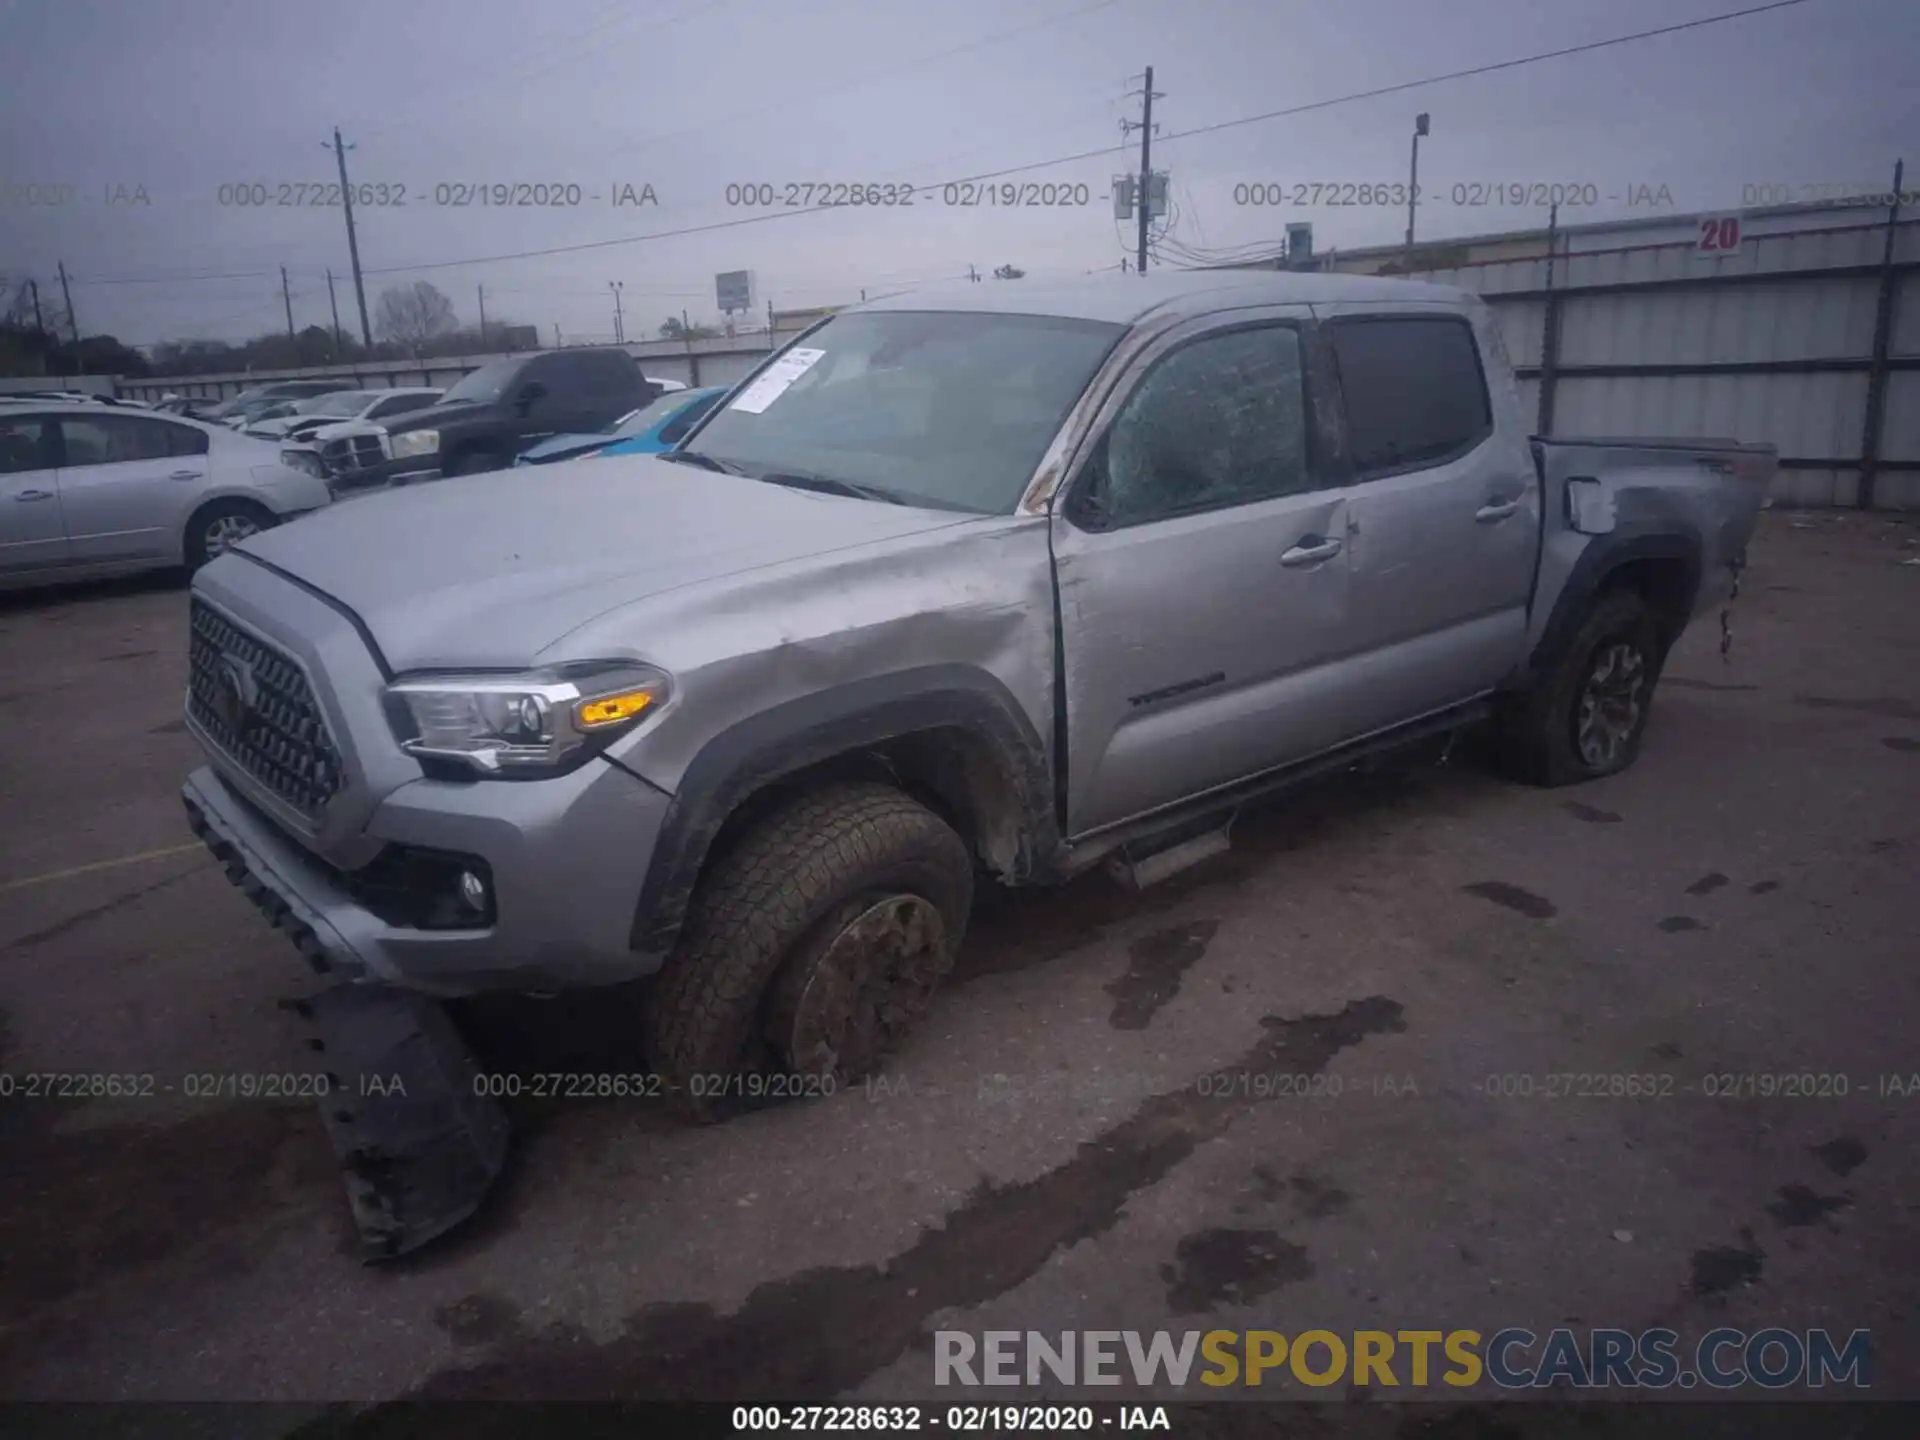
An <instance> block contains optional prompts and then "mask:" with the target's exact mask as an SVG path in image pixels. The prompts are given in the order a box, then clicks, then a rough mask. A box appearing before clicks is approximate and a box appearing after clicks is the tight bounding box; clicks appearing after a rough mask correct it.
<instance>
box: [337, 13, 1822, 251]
mask: <svg viewBox="0 0 1920 1440" xmlns="http://www.w3.org/2000/svg"><path fill="white" fill-rule="evenodd" d="M1809 3H1812V0H1771V3H1769V4H1765V5H1751V6H1748V7H1747V8H1745V9H1743V10H1729V11H1727V12H1725V13H1724V14H1720V15H1708V16H1703V17H1702V18H1700V19H1698V20H1686V21H1682V22H1680V23H1678V24H1674V25H1661V26H1658V27H1656V28H1654V29H1651V30H1636V31H1634V32H1633V33H1631V34H1628V35H1616V36H1613V37H1612V38H1610V39H1606V40H1590V41H1587V42H1586V43H1584V44H1580V45H1568V46H1563V47H1561V48H1560V49H1558V50H1544V51H1541V52H1540V53H1539V54H1536V55H1523V56H1520V57H1518V58H1516V59H1513V60H1498V61H1494V62H1492V63H1490V64H1486V65H1475V66H1470V67H1469V68H1467V69H1464V70H1451V71H1448V72H1447V73H1445V74H1442V75H1429V76H1426V77H1424V78H1422V79H1419V80H1404V81H1401V82H1400V83H1398V84H1394V85H1379V86H1375V87H1373V88H1372V89H1368V90H1356V91H1353V92H1352V93H1350V94H1346V95H1335V96H1332V97H1330V98H1328V99H1325V100H1313V101H1309V102H1308V103H1306V104H1304V105H1291V106H1288V107H1287V108H1286V109H1284V110H1269V111H1266V112H1264V113H1262V114H1259V115H1247V116H1243V117H1241V118H1240V119H1237V120H1220V121H1216V122H1214V123H1213V124H1211V125H1197V126H1195V127H1193V128H1192V129H1189V130H1176V131H1173V132H1172V133H1170V134H1168V135H1167V136H1165V137H1164V138H1165V139H1167V140H1184V139H1188V138H1190V137H1192V136H1195V135H1211V134H1214V133H1215V132H1217V131H1221V130H1231V129H1234V128H1235V127H1237V126H1241V125H1257V124H1260V123H1262V122H1264V121H1267V120H1279V119H1283V118H1286V117H1288V116H1292V115H1303V114H1306V113H1307V112H1309V111H1313V110H1326V109H1329V108H1331V107H1333V106H1335V105H1348V104H1352V103H1353V102H1355V101H1357V100H1372V99H1376V98H1378V97H1379V96H1382V95H1395V94H1400V93H1403V92H1405V91H1408V90H1417V89H1420V88H1422V87H1425V86H1428V85H1442V84H1446V83H1448V82H1450V81H1454V80H1463V79H1468V78H1470V77H1472V76H1476V75H1489V74H1492V73H1494V72H1495V71H1499V70H1512V69H1515V68H1517V67H1519V66H1522V65H1537V64H1539V63H1541V62H1542V61H1546V60H1559V59H1563V58H1565V57H1566V56H1569V55H1584V54H1588V53H1590V52H1592V51H1595V50H1605V49H1609V48H1612V47H1614V46H1618V45H1629V44H1633V43H1635V42H1637V41H1641V40H1651V39H1655V38H1657V37H1659V36H1662V35H1674V34H1678V33H1679V32H1681V31H1684V30H1698V29H1701V28H1703V27H1705V26H1708V25H1721V24H1725V23H1726V22H1728V21H1731V20H1742V19H1746V18H1747V17H1749V16H1753V15H1763V14H1766V13H1768V12H1770V11H1774V10H1788V9H1792V8H1794V7H1797V6H1800V5H1806V4H1809ZM1132 149H1133V146H1132V145H1131V144H1120V145H1103V146H1101V147H1100V148H1099V149H1097V150H1082V151H1080V152H1079V153H1078V154H1075V155H1059V156H1055V157H1054V158H1053V159H1050V160H1034V161H1029V162H1028V163H1026V164H1022V165H1009V166H1006V167H1005V168H1003V169H999V170H983V171H981V172H979V173H978V174H974V175H964V176H957V177H955V178H953V179H951V180H945V181H934V182H931V183H928V184H925V185H919V186H916V187H915V190H916V192H919V193H926V194H931V193H933V192H934V191H936V190H938V189H940V188H942V187H943V186H945V185H964V184H970V183H972V182H973V181H976V180H997V179H999V178H1001V177H1002V176H1006V175H1020V174H1024V173H1026V172H1028V171H1032V170H1045V169H1049V168H1052V167H1053V166H1057V165H1070V164H1072V163H1073V162H1075V161H1077V160H1092V159H1096V158H1099V157H1101V156H1106V155H1114V154H1120V153H1123V152H1125V151H1130V150H1132ZM851 208H854V207H851V206H844V205H809V206H802V207H799V208H796V209H792V210H775V211H771V212H769V213H768V214H765V215H743V216H740V217H738V218H735V219H732V220H715V221H710V222H708V223H707V224H704V225H683V226H680V227H678V228H676V229H672V230H654V231H650V232H648V233H647V234H644V235H625V236H620V237H617V238H615V239H610V240H586V241H580V242H577V243H575V244H571V245H549V246H545V247H542V248H540V249H537V250H515V251H509V252H506V253H504V254H499V255H476V256H471V257H468V258H466V259H461V260H432V261H425V262H422V263H420V264H417V265H388V266H382V267H380V268H378V269H370V270H368V271H367V272H366V273H367V274H369V275H400V274H409V273H412V272H414V271H420V270H448V269H454V268H457V267H459V266H463V265H496V264H501V263H503V262H505V261H509V260H531V259H535V258H537V257H539V256H543V255H574V254H579V253H581V252H583V251H588V250H605V249H609V248H611V247H613V246H618V245H639V244H644V243H645V242H647V241H649V240H671V239H676V238H678V237H680V236H682V235H708V234H712V233H713V232H715V231H719V230H737V229H740V228H741V227H743V226H747V225H764V224H767V223H769V222H770V221H775V220H787V219H791V218H793V217H794V216H798V215H818V214H821V213H823V212H827V211H831V210H845V209H851Z"/></svg>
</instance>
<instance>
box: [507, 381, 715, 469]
mask: <svg viewBox="0 0 1920 1440" xmlns="http://www.w3.org/2000/svg"><path fill="white" fill-rule="evenodd" d="M656 383H657V382H656ZM726 393H727V387H726V386H724V385H709V386H705V387H703V388H701V389H699V390H674V391H671V392H669V393H667V394H665V395H662V396H661V397H660V398H659V399H658V400H656V401H654V402H653V403H652V404H651V405H644V406H642V407H641V408H640V409H638V410H635V411H633V412H632V413H630V414H627V415H622V416H621V417H620V418H619V419H618V420H616V421H615V422H614V423H613V424H612V425H610V426H608V427H607V428H606V429H605V430H601V431H598V432H596V433H594V434H590V435H556V436H554V437H553V438H552V439H551V440H542V441H541V442H540V443H539V444H538V445H535V446H533V447H532V448H531V449H527V450H522V451H521V452H520V454H519V455H518V457H516V458H515V460H514V462H513V463H514V464H515V465H548V464H551V463H553V462H554V461H555V460H576V459H579V458H581V457H582V456H586V455H658V454H659V453H660V452H661V451H662V450H670V449H672V448H673V447H674V446H675V445H677V444H679V443H680V441H681V439H682V438H683V437H685V435H686V434H687V432H688V431H690V430H692V429H693V427H694V426H695V424H697V423H698V422H699V420H700V418H701V417H702V416H703V415H705V414H706V413H707V411H709V410H711V409H712V408H713V407H714V404H715V403H716V402H717V401H718V400H719V399H720V397H721V396H723V395H725V394H726Z"/></svg>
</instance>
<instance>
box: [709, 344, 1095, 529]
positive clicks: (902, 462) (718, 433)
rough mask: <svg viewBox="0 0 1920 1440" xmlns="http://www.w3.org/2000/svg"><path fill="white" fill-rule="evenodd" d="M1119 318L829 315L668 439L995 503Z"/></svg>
mask: <svg viewBox="0 0 1920 1440" xmlns="http://www.w3.org/2000/svg"><path fill="white" fill-rule="evenodd" d="M1123 328H1124V327H1122V326H1119V325H1112V324H1106V323H1103V322H1098V321H1091V320H1072V319H1062V318H1059V317H1056V316H1047V315H1004V314H997V313H990V312H979V311H909V310H887V311H867V312H862V313H858V314H852V315H840V316H836V317H835V318H833V319H831V320H829V321H827V322H826V324H824V325H822V326H821V327H820V328H819V329H817V330H814V331H813V332H811V333H810V334H808V335H806V336H805V337H803V338H802V339H801V341H800V342H799V343H798V344H796V345H792V346H789V347H788V348H787V349H786V350H784V351H782V352H781V354H780V355H779V356H777V357H776V358H775V359H774V360H772V361H771V362H769V364H768V365H767V366H766V367H765V368H764V369H762V370H761V372H760V373H759V374H758V375H757V376H755V378H754V379H752V380H751V381H749V382H748V383H747V384H745V385H743V386H741V387H740V388H739V389H738V390H736V391H734V392H733V394H732V396H731V398H730V399H729V400H728V402H727V404H726V406H725V407H724V408H722V409H719V410H717V411H715V412H713V413H712V414H711V415H710V416H709V417H708V419H707V422H706V424H705V426H704V427H703V428H702V429H701V431H700V433H699V434H698V435H697V436H695V437H694V439H693V441H692V448H691V449H690V450H686V451H682V452H680V453H681V454H683V455H686V454H698V455H704V456H707V457H709V458H711V459H713V460H715V461H718V462H721V463H724V464H726V465H728V466H730V467H732V468H734V469H737V470H740V471H742V472H744V473H746V474H749V475H754V476H761V477H767V478H773V479H775V480H776V482H777V481H778V480H779V478H780V477H787V478H788V479H789V480H791V479H792V477H799V478H800V479H801V480H803V481H812V482H815V483H825V484H827V485H832V484H834V483H835V482H838V483H839V484H840V485H843V486H852V487H860V488H864V489H867V490H870V491H874V492H880V493H881V494H882V495H883V496H884V498H889V499H894V500H899V501H903V502H905V503H907V504H914V505H927V506H931V507H934V508H942V509H953V510H968V511H973V512H975V513H979V514H992V515H1004V514H1008V513H1010V512H1011V511H1012V509H1013V507H1014V505H1015V503H1016V502H1017V501H1018V500H1019V498H1020V495H1021V493H1022V492H1023V491H1024V490H1025V489H1026V487H1027V484H1028V482H1029V481H1031V480H1032V478H1033V472H1034V470H1035V468H1036V467H1037V466H1038V465H1039V463H1040V457H1041V456H1042V455H1043V454H1045V452H1046V448H1047V446H1048V444H1049V443H1050V442H1051V441H1052V440H1053V437H1054V435H1055V434H1056V433H1058V431H1059V429H1060V425H1061V422H1062V421H1063V420H1064V419H1065V418H1066V415H1067V411H1068V410H1069V409H1071V408H1072V406H1073V403H1074V402H1075V401H1076V400H1077V399H1079V397H1080V394H1081V392H1082V391H1084V390H1085V389H1086V386H1087V382H1088V381H1089V380H1090V379H1091V378H1092V377H1093V373H1094V371H1095V370H1097V369H1098V368H1099V366H1100V363H1101V361H1102V360H1103V359H1104V358H1105V357H1106V354H1107V352H1108V351H1109V350H1110V349H1111V348H1112V347H1113V344H1114V342H1115V341H1116V340H1117V339H1119V337H1120V335H1121V334H1122V333H1123Z"/></svg>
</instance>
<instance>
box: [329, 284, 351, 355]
mask: <svg viewBox="0 0 1920 1440" xmlns="http://www.w3.org/2000/svg"><path fill="white" fill-rule="evenodd" d="M327 308H328V309H329V310H331V311H332V312H333V358H334V359H336V360H338V359H339V358H340V352H341V351H343V350H345V349H346V348H347V347H346V346H345V345H343V344H341V343H340V302H339V300H338V299H336V298H335V296H334V293H333V271H332V270H331V269H329V270H328V271H327Z"/></svg>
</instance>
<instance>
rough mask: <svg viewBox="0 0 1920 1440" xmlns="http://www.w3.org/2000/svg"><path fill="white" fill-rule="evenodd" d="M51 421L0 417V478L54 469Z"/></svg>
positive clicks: (18, 416)
mask: <svg viewBox="0 0 1920 1440" xmlns="http://www.w3.org/2000/svg"><path fill="white" fill-rule="evenodd" d="M52 430H53V421H51V420H48V419H46V418H45V417H43V416H37V415H8V416H5V417H0V475H19V474H21V473H23V472H24V471H28V470H51V469H53V468H54V463H53V455H52V453H51V451H52V446H53V437H52V433H51V432H52Z"/></svg>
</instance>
